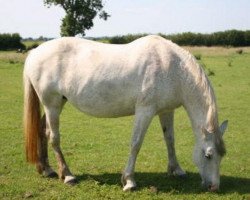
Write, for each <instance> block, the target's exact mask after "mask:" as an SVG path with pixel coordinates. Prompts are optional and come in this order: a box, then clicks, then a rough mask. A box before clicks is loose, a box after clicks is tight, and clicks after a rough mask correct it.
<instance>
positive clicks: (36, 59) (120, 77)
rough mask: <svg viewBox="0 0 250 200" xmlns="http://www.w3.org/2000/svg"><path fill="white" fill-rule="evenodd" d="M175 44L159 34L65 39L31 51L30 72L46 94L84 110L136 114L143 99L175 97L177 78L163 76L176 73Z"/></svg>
mask: <svg viewBox="0 0 250 200" xmlns="http://www.w3.org/2000/svg"><path fill="white" fill-rule="evenodd" d="M174 48H175V47H174V46H173V43H171V42H169V41H166V40H165V39H163V38H161V37H159V36H147V37H144V38H141V39H138V40H136V41H134V42H132V43H130V44H127V45H110V44H103V43H98V42H93V41H89V40H85V39H79V38H60V39H56V40H52V41H49V42H46V43H44V44H42V45H40V46H39V47H38V48H37V49H35V50H33V51H32V52H31V53H30V55H29V57H28V59H27V61H26V66H25V74H27V75H28V76H29V78H30V79H31V82H32V84H33V86H34V88H35V89H36V88H37V89H36V90H37V91H40V93H41V94H40V98H43V97H47V96H48V95H50V94H56V95H59V96H64V97H66V98H67V99H68V101H69V102H71V103H72V104H73V105H75V106H76V107H77V108H78V109H80V110H82V111H83V112H86V113H88V114H91V115H94V116H99V117H115V116H124V115H131V114H133V113H134V110H135V105H136V104H137V103H145V104H148V103H153V101H160V102H163V101H167V100H169V101H174V97H173V96H174V93H175V91H174V88H173V86H171V84H173V79H174V77H168V78H167V77H162V76H165V75H166V74H171V73H172V75H173V74H174V72H171V73H170V72H169V71H170V70H172V69H170V65H171V64H173V63H171V62H173V61H174V62H176V58H174V57H173V55H174V54H175V51H176V50H175V49H174ZM161 77H162V78H161ZM159 79H162V80H159ZM164 81H165V82H164ZM163 82H164V83H163ZM166 82H168V83H166ZM164 84H165V85H164ZM166 84H168V85H166ZM164 87H165V88H164ZM159 90H161V91H160V92H162V94H160V93H159ZM166 93H168V94H166ZM159 95H161V96H162V99H159V98H160V97H158V96H159ZM156 96H157V97H156ZM155 98H158V99H155ZM164 98H165V99H164ZM163 104H164V103H163ZM176 104H179V102H178V103H176ZM174 106H175V105H174Z"/></svg>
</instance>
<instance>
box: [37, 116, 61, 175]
mask: <svg viewBox="0 0 250 200" xmlns="http://www.w3.org/2000/svg"><path fill="white" fill-rule="evenodd" d="M48 135H49V129H48V125H46V116H45V114H44V115H43V117H42V119H41V127H40V133H39V137H40V139H39V142H38V159H39V161H38V163H37V165H36V167H37V171H38V172H39V173H40V174H42V175H43V176H45V177H49V178H53V177H57V176H58V175H57V173H56V172H55V171H54V170H53V169H52V168H51V167H50V165H49V159H48V139H47V136H48Z"/></svg>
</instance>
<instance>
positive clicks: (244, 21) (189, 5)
mask: <svg viewBox="0 0 250 200" xmlns="http://www.w3.org/2000/svg"><path fill="white" fill-rule="evenodd" d="M104 2H105V10H106V11H107V12H108V13H109V14H110V15H111V17H110V18H109V19H108V21H103V20H99V19H95V20H94V23H95V25H94V27H93V28H92V29H91V30H88V31H86V35H87V36H92V37H98V36H113V35H122V34H128V33H165V34H171V33H181V32H187V31H191V32H201V33H211V32H215V31H223V30H228V29H240V30H247V29H250V10H249V9H250V0H120V1H118V0H105V1H104ZM63 16H64V11H63V9H61V8H60V7H54V6H53V7H51V8H47V7H45V6H44V5H43V0H8V1H6V0H0V33H3V32H5V33H6V32H10V33H13V32H18V33H20V34H21V36H22V37H24V38H25V37H39V36H45V37H59V36H60V24H61V19H62V18H63Z"/></svg>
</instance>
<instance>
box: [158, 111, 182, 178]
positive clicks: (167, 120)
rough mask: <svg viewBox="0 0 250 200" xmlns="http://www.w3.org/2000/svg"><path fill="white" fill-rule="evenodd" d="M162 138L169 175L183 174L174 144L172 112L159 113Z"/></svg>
mask: <svg viewBox="0 0 250 200" xmlns="http://www.w3.org/2000/svg"><path fill="white" fill-rule="evenodd" d="M159 118H160V122H161V127H162V131H163V135H164V140H165V142H166V145H167V149H168V173H169V174H170V175H177V176H185V175H186V173H185V171H183V170H182V169H181V167H180V165H179V163H178V161H177V158H176V154H175V145H174V112H168V113H163V114H161V115H159Z"/></svg>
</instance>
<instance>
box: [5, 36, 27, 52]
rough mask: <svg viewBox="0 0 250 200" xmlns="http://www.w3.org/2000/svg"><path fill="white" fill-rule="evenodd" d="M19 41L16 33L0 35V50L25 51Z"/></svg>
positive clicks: (19, 37) (19, 38)
mask: <svg viewBox="0 0 250 200" xmlns="http://www.w3.org/2000/svg"><path fill="white" fill-rule="evenodd" d="M21 39H22V38H21V36H20V35H19V34H18V33H13V34H10V33H3V34H0V50H13V49H25V45H24V44H23V43H22V42H21Z"/></svg>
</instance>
